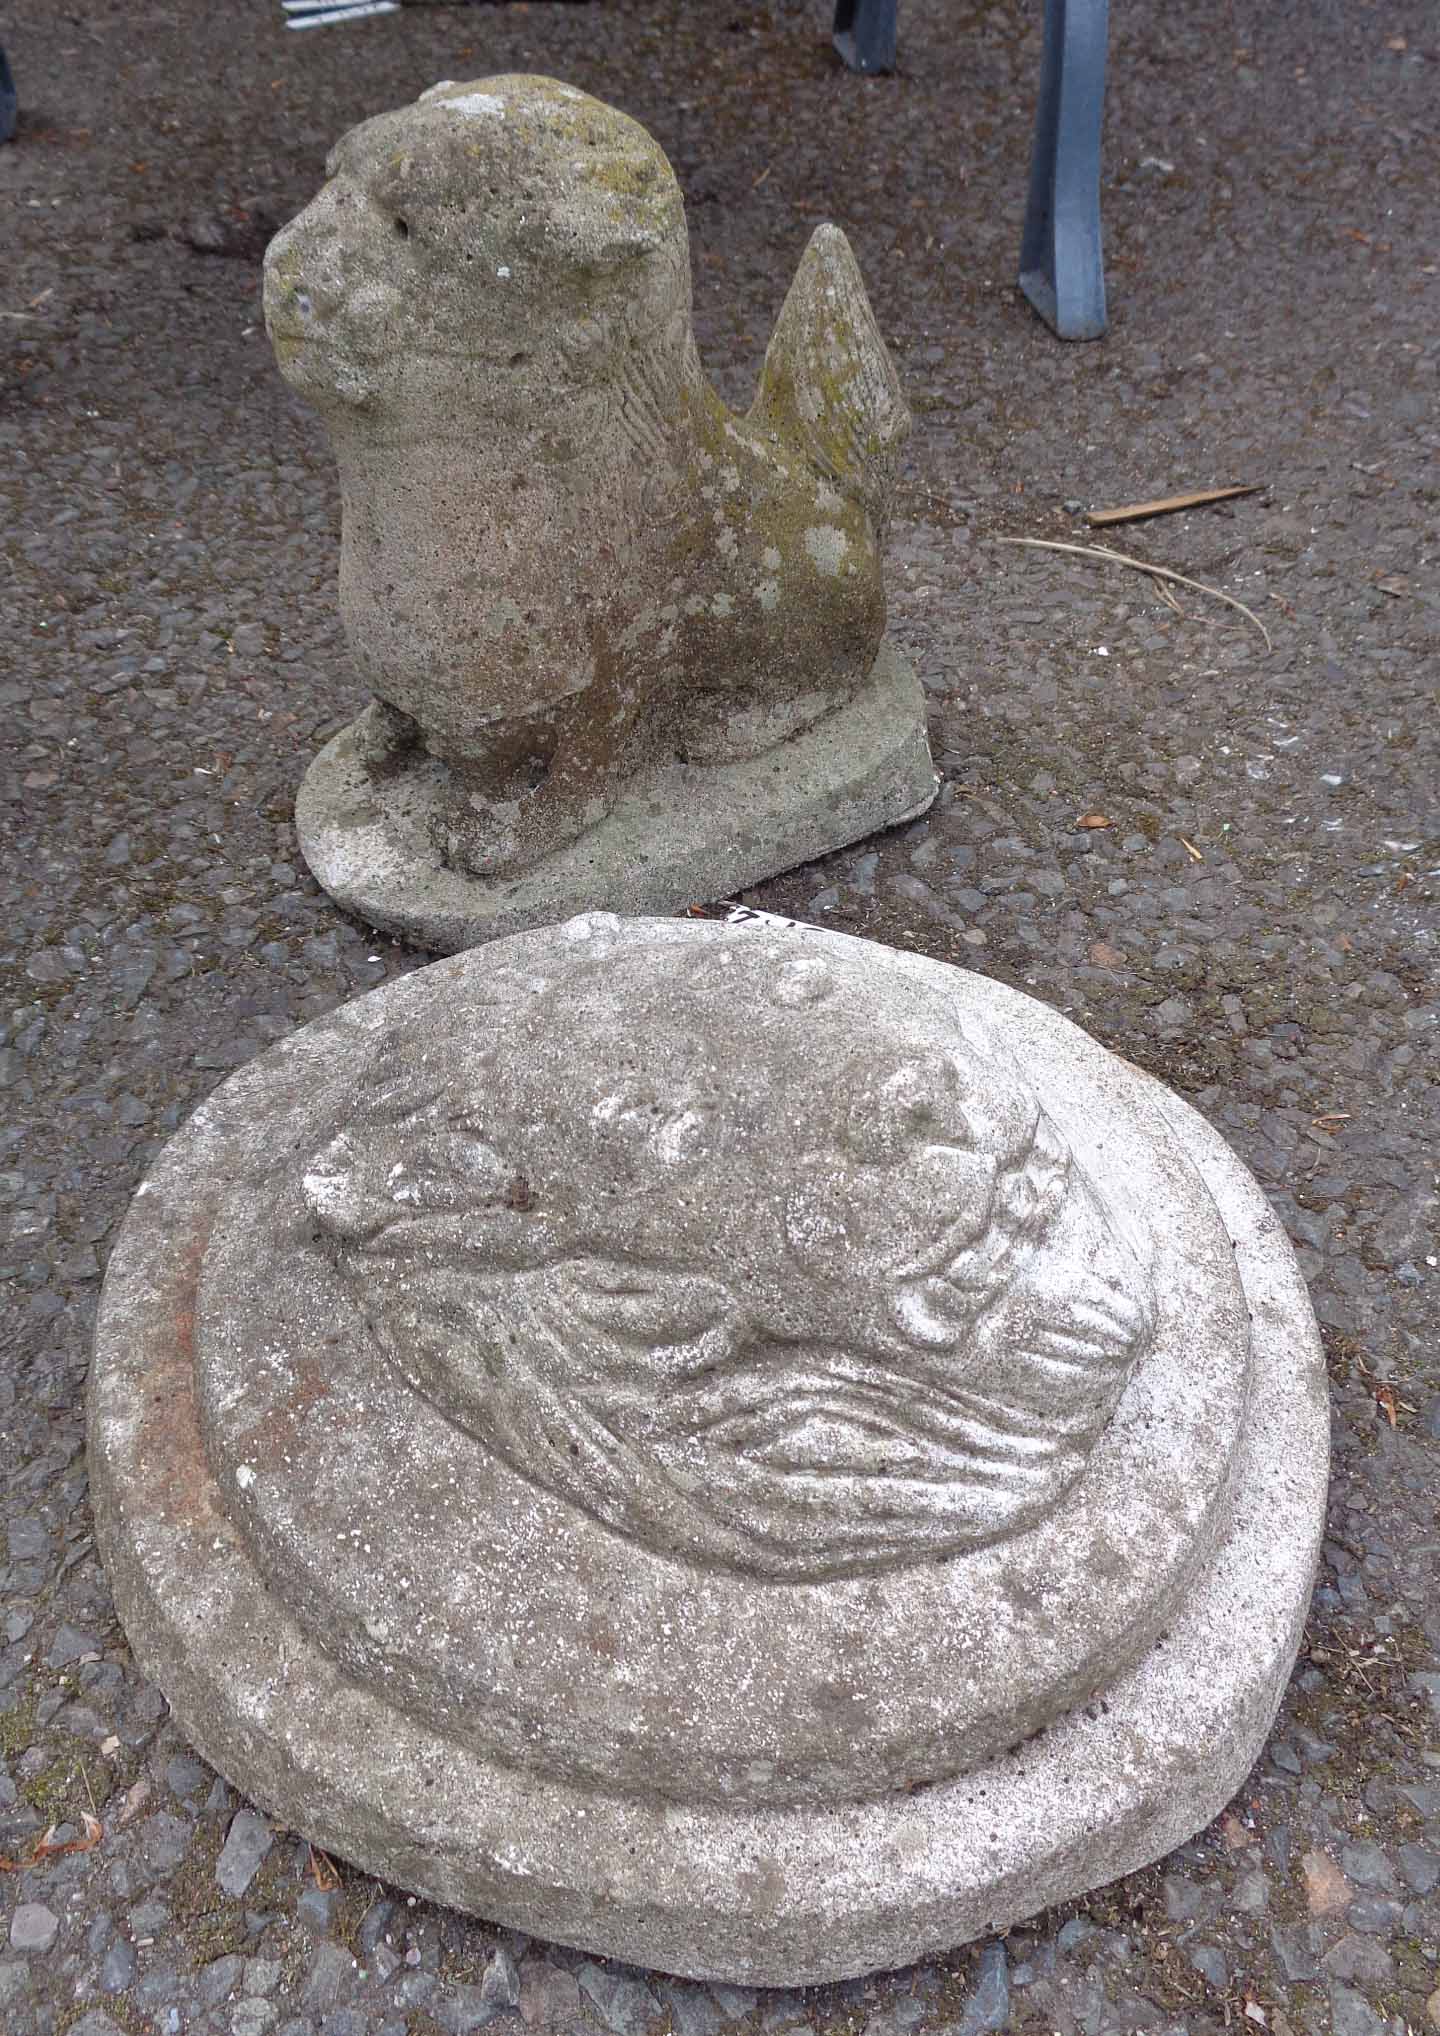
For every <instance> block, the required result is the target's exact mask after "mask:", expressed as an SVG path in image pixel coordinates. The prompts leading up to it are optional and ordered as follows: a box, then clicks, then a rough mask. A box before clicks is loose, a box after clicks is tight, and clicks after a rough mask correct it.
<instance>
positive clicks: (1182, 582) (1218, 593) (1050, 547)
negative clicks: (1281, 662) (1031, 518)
mask: <svg viewBox="0 0 1440 2036" xmlns="http://www.w3.org/2000/svg"><path fill="white" fill-rule="evenodd" d="M995 542H996V544H1023V545H1026V546H1028V547H1029V549H1030V550H1032V551H1068V552H1073V553H1074V555H1075V557H1076V558H1100V559H1104V560H1105V562H1106V563H1107V565H1112V566H1129V567H1131V568H1132V570H1133V571H1135V572H1137V573H1149V574H1150V576H1151V578H1152V579H1156V580H1173V581H1174V583H1175V585H1176V586H1177V587H1191V588H1193V589H1194V591H1195V592H1196V593H1197V594H1209V595H1210V596H1211V597H1212V598H1213V599H1214V600H1216V601H1223V602H1224V603H1225V605H1226V607H1227V608H1238V609H1239V611H1240V613H1241V614H1242V615H1243V616H1245V617H1246V619H1247V620H1248V621H1251V622H1253V623H1254V624H1255V627H1256V628H1257V629H1258V630H1259V632H1260V634H1261V635H1262V636H1263V637H1264V639H1265V648H1266V650H1273V649H1274V648H1275V646H1274V644H1273V643H1272V642H1271V640H1270V632H1269V630H1268V629H1267V628H1266V627H1265V624H1264V623H1263V622H1262V621H1261V620H1260V617H1259V616H1258V615H1257V614H1256V613H1255V610H1254V609H1253V608H1247V607H1246V606H1245V603H1244V602H1243V601H1237V600H1236V599H1235V596H1234V595H1233V594H1227V593H1225V592H1224V591H1223V589H1222V588H1220V587H1207V586H1206V584H1205V582H1204V581H1203V580H1192V579H1189V578H1187V577H1186V575H1185V574H1184V573H1172V572H1171V570H1170V568H1169V566H1152V565H1151V563H1150V561H1149V560H1148V559H1143V558H1131V556H1130V554H1129V553H1128V552H1124V551H1110V550H1109V549H1108V548H1107V547H1106V546H1105V545H1101V544H1061V543H1060V542H1059V540H1058V539H1057V538H1053V537H997V538H996V539H995Z"/></svg>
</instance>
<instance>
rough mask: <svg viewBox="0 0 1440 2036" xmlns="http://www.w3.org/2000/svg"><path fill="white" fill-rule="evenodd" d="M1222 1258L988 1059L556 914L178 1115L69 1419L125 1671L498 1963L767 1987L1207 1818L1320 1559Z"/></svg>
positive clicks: (1225, 1248) (1043, 1886)
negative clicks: (601, 1964) (139, 1670)
mask: <svg viewBox="0 0 1440 2036" xmlns="http://www.w3.org/2000/svg"><path fill="white" fill-rule="evenodd" d="M1326 1456H1327V1427H1326V1401H1325V1390H1324V1370H1323V1366H1322V1363H1321V1358H1320V1353H1319V1350H1318V1346H1317V1339H1316V1335H1315V1329H1314V1323H1313V1319H1312V1317H1311V1314H1310V1310H1309V1306H1308V1303H1307V1300H1306V1296H1305V1291H1304V1288H1303V1286H1302V1284H1301V1281H1300V1278H1299V1275H1298V1272H1297V1270H1296V1266H1295V1262H1294V1258H1293V1256H1292V1254H1291V1252H1290V1249H1289V1246H1288V1244H1287V1242H1286V1240H1285V1238H1284V1235H1283V1233H1282V1231H1281V1229H1280V1227H1279V1224H1278V1223H1277V1221H1276V1219H1275V1217H1274V1216H1273V1215H1272V1214H1271V1212H1270V1210H1269V1207H1268V1205H1267V1203H1266V1201H1265V1199H1264V1197H1263V1196H1262V1195H1261V1193H1260V1192H1259V1190H1258V1189H1257V1188H1256V1186H1255V1185H1254V1183H1253V1182H1252V1181H1251V1179H1250V1178H1249V1176H1248V1175H1247V1174H1246V1172H1245V1171H1244V1169H1243V1168H1242V1167H1241V1166H1240V1165H1239V1163H1238V1162H1237V1161H1236V1160H1235V1159H1234V1158H1233V1157H1232V1155H1231V1154H1230V1152H1229V1150H1228V1149H1227V1147H1226V1146H1225V1145H1224V1144H1223V1143H1222V1142H1221V1140H1220V1139H1219V1138H1218V1137H1217V1136H1216V1135H1215V1133H1213V1132H1212V1131H1210V1130H1209V1129H1208V1128H1207V1127H1206V1125H1205V1124H1204V1123H1203V1122H1202V1120H1201V1119H1200V1118H1199V1117H1198V1116H1197V1115H1196V1114H1195V1112H1194V1111H1193V1110H1191V1109H1189V1108H1188V1107H1187V1106H1186V1105H1185V1104H1183V1103H1181V1102H1179V1101H1177V1100H1176V1099H1175V1098H1174V1097H1173V1096H1171V1095H1170V1094H1169V1093H1168V1092H1167V1091H1166V1090H1164V1089H1163V1088H1162V1087H1160V1086H1159V1084H1157V1083H1156V1082H1154V1081H1152V1080H1150V1079H1149V1078H1148V1077H1147V1076H1145V1075H1143V1074H1141V1073H1139V1072H1138V1071H1137V1070H1135V1069H1134V1068H1132V1067H1130V1066H1129V1065H1127V1064H1126V1063H1125V1062H1123V1061H1120V1060H1118V1059H1116V1058H1115V1057H1114V1056H1113V1055H1111V1054H1108V1053H1106V1052H1104V1051H1103V1050H1102V1049H1101V1048H1100V1047H1098V1046H1096V1045H1095V1044H1093V1043H1092V1042H1091V1041H1090V1040H1088V1039H1087V1038H1086V1037H1085V1036H1084V1035H1083V1034H1082V1033H1080V1032H1079V1031H1077V1030H1076V1028H1075V1027H1074V1026H1072V1025H1070V1024H1069V1023H1067V1022H1066V1021H1065V1020H1064V1019H1062V1018H1060V1017H1058V1016H1057V1015H1056V1014H1055V1013H1054V1012H1052V1011H1051V1010H1049V1009H1048V1008H1047V1007H1046V1006H1044V1005H1042V1004H1039V1003H1037V1002H1035V1001H1033V1000H1031V999H1030V998H1027V997H1024V996H1022V995H1020V994H1018V993H1017V992H1015V991H1013V990H1008V989H1005V988H1004V987H1002V986H1001V985H1000V984H998V983H994V982H990V981H987V980H985V979H984V978H982V977H979V976H974V975H970V974H966V973H964V972H962V971H960V970H957V969H953V968H949V967H946V966H944V965H942V964H940V963H936V962H931V961H925V960H922V959H920V958H918V957H915V956H908V955H900V954H894V953H891V952H889V951H888V950H886V949H883V948H878V947H874V946H871V945H868V944H867V943H865V942H861V941H857V940H852V939H848V938H845V937H843V936H841V935H837V934H829V933H819V932H815V931H813V930H803V931H802V930H792V931H788V932H786V931H775V930H771V929H764V930H756V929H753V928H732V927H729V926H724V925H718V924H715V923H710V922H696V921H689V920H684V919H680V920H645V919H640V920H630V921H623V920H618V919H614V918H611V917H608V916H604V915H588V916H582V917H580V918H577V919H574V920H572V921H570V922H569V923H568V924H565V925H563V926H559V927H551V928H548V929H545V930H540V931H532V932H526V933H522V934H519V935H515V936H513V937H511V938H508V939H504V940H501V941H499V942H498V943H496V944H495V945H493V946H490V947H487V948H481V949H477V950H474V951H472V952H471V953H469V954H467V955H464V956H462V957H460V958H459V959H457V960H451V961H444V962H438V963H436V964H435V965H434V966H433V967H431V968H428V969H425V970H423V971H421V972H420V973H418V974H415V975H411V976H408V977H406V978H403V979H401V980H398V981H395V982H392V983H390V984H389V985H387V986H386V987H384V988H383V989H379V990H376V991H374V992H372V993H371V994H370V995H368V996H365V997H361V998H360V999H358V1000H357V1001H356V1002H354V1003H352V1004H350V1005H348V1006H346V1007H345V1008H344V1009H342V1010H340V1011H338V1012H336V1013H334V1014H333V1015H332V1016H330V1017H327V1018H324V1019H321V1020H318V1021H316V1022H315V1023H313V1024H311V1025H309V1026H306V1027H305V1028H304V1029H303V1030H301V1031H300V1032H299V1033H297V1034H296V1035H295V1036H294V1037H293V1038H292V1039H290V1040H288V1041H286V1042H285V1043H284V1044H282V1045H280V1046H277V1047H276V1048H274V1049H273V1050H272V1051H271V1052H269V1053H266V1054H264V1055H263V1056H262V1057H261V1058H260V1059H258V1060H257V1061H255V1062H254V1063H253V1064H252V1065H251V1066H250V1067H248V1068H246V1069H244V1070H242V1071H241V1072H240V1073H239V1074H237V1075H235V1076H233V1077H232V1078H231V1079H230V1080H229V1081H227V1082H226V1083H225V1084H224V1085H223V1086H222V1087H221V1088H220V1089H219V1090H218V1091H217V1093H216V1094H215V1095H214V1096H213V1097H212V1098H211V1100H210V1101H209V1102H208V1103H206V1104H205V1105H204V1106H203V1107H202V1108H201V1109H200V1110H199V1111H198V1112H197V1113H196V1115H195V1117H194V1118H193V1119H192V1120H191V1122H190V1124H189V1125H188V1126H187V1127H186V1128H185V1129H184V1130H183V1131H182V1132H181V1133H180V1134H179V1136H178V1137H177V1138H176V1139H175V1140H174V1141H173V1142H172V1144H171V1145H170V1147H169V1148H168V1150H167V1151H166V1153H165V1154H164V1156H163V1157H162V1159H161V1161H160V1163H159V1164H158V1166H157V1167H156V1169H155V1171H154V1173H153V1174H152V1175H151V1177H150V1179H149V1180H148V1181H147V1182H146V1183H145V1185H144V1187H143V1188H142V1189H141V1190H140V1193H139V1194H138V1196H137V1197H136V1200H135V1204H134V1207H133V1209H132V1211H131V1214H130V1217H129V1220H128V1223H127V1226H126V1228H125V1231H124V1234H123V1236H122V1238H121V1241H120V1243H119V1245H118V1247H117V1250H116V1252H115V1255H114V1258H113V1260H112V1262H111V1265H110V1269H109V1272H108V1275H107V1280H106V1287H105V1294H104V1300H103V1306H102V1310H101V1319H100V1324H99V1330H98V1344H97V1355H96V1363H95V1371H94V1381H93V1391H92V1401H91V1475H92V1483H93V1488H94V1495H95V1504H96V1513H97V1529H98V1532H99V1535H100V1538H101V1544H102V1548H103V1551H104V1553H105V1555H106V1557H107V1559H108V1563H109V1568H110V1574H111V1578H112V1581H113V1584H114V1588H115V1594H116V1600H117V1603H118V1605H119V1608H120V1612H121V1615H122V1617H123V1619H124V1621H125V1625H126V1628H127V1630H128V1632H129V1635H130V1637H131V1640H132V1642H133V1644H134V1647H135V1651H136V1654H137V1656H138V1658H139V1660H140V1661H141V1663H142V1665H143V1666H144V1668H145V1669H146V1671H147V1672H148V1673H149V1674H150V1675H152V1676H153V1677H154V1678H155V1680H156V1681H157V1682H158V1683H159V1685H160V1687H161V1688H162V1689H163V1690H164V1692H165V1693H166V1695H167V1696H168V1697H169V1699H170V1701H171V1703H172V1704H173V1706H174V1708H175V1711H176V1713H177V1715H178V1717H179V1719H180V1721H181V1722H182V1724H183V1725H184V1727H185V1729H186V1730H187V1731H188V1732H189V1734H190V1735H191V1736H192V1737H193V1739H194V1741H195V1743H196V1745H197V1746H199V1747H200V1748H201V1750H202V1751H203V1752H204V1753H205V1754H206V1756H207V1757H208V1758H209V1759H210V1760H211V1761H212V1762H213V1763H214V1764H215V1765H216V1766H217V1767H218V1768H219V1769H220V1770H221V1772H222V1773H224V1774H225V1775H227V1776H228V1777H229V1778H230V1779H231V1780H232V1781H233V1782H235V1783H236V1784H237V1785H238V1786H239V1787H240V1788H242V1789H244V1790H245V1791H246V1792H247V1793H249V1794H250V1795H251V1796H253V1797H254V1798H255V1800H257V1801H258V1802H259V1803H261V1804H262V1805H263V1806H265V1807H266V1808H267V1809H268V1810H270V1811H271V1812H273V1813H274V1814H275V1815H276V1816H277V1817H279V1818H280V1819H281V1820H283V1821H284V1822H285V1823H286V1824H289V1825H291V1826H293V1827H294V1828H296V1829H297V1830H299V1831H301V1832H303V1833H304V1834H306V1835H307V1836H308V1837H310V1838H312V1839H313V1840H315V1841H316V1842H317V1843H320V1844H322V1845H324V1846H326V1847H328V1848H330V1849H331V1850H333V1851H335V1852H337V1853H339V1854H342V1855H343V1856H344V1857H346V1858H348V1859H351V1860H354V1861H356V1862H358V1863H359V1864H360V1865H361V1866H363V1867H364V1868H365V1869H366V1870H367V1871H369V1872H373V1873H376V1874H381V1875H385V1876H387V1877H389V1878H390V1879H392V1880H395V1881H398V1882H400V1883H401V1884H402V1885H404V1886H406V1887H411V1888H415V1889H419V1890H421V1891H422V1892H424V1893H425V1894H427V1895H430V1896H432V1897H434V1898H435V1899H437V1900H439V1901H442V1902H447V1903H451V1904H454V1905H456V1906H459V1907H461V1908H466V1909H471V1910H475V1911H478V1912H479V1913H480V1914H482V1915H484V1916H487V1917H489V1918H491V1919H492V1920H496V1921H499V1922H502V1923H505V1924H507V1925H511V1926H514V1927H517V1928H520V1929H523V1930H526V1931H530V1932H533V1933H536V1934H539V1935H541V1936H548V1937H552V1938H558V1939H561V1940H563V1941H565V1942H568V1943H571V1944H576V1945H582V1946H585V1947H587V1948H589V1949H591V1950H594V1951H598V1952H602V1953H606V1954H611V1955H616V1956H620V1957H623V1958H626V1959H630V1960H634V1961H637V1962H639V1963H642V1964H646V1965H656V1966H661V1967H664V1968H667V1969H670V1970H674V1971H679V1972H684V1973H688V1974H693V1975H696V1976H705V1977H723V1978H726V1979H731V1980H738V1981H745V1982H759V1983H770V1982H773V1983H801V1982H810V1981H816V1980H823V1979H830V1978H835V1977H839V1976H843V1975H849V1974H854V1973H859V1972H863V1971H866V1970H870V1969H873V1968H876V1967H881V1966H893V1965H896V1964H900V1963H903V1962H906V1961H908V1960H911V1959H913V1958H916V1957H918V1956H920V1955H921V1954H924V1953H927V1952H932V1951H936V1950H940V1949H944V1948H947V1947H949V1946H952V1945H954V1944H956V1943H959V1942H961V1941H963V1940H965V1939H966V1938H968V1937H972V1936H975V1935H977V1934H980V1933H983V1932H987V1931H991V1930H995V1929H999V1928H1003V1927H1005V1926H1006V1925H1008V1924H1010V1923H1012V1922H1014V1921H1016V1920H1017V1919H1019V1918H1021V1917H1023V1916H1026V1915H1028V1914H1031V1913H1032V1912H1034V1911H1035V1910H1037V1909H1039V1908H1041V1907H1043V1906H1044V1905H1045V1904H1047V1903H1049V1902H1053V1901H1057V1900H1060V1899H1062V1898H1065V1897H1069V1896H1073V1895H1075V1894H1077V1893H1080V1892H1082V1891H1084V1890H1085V1889H1087V1888H1090V1887H1092V1886H1094V1885H1095V1884H1097V1883H1098V1882H1101V1881H1104V1880H1107V1879H1110V1878H1112V1877H1113V1876H1115V1875H1117V1874H1121V1873H1124V1872H1126V1871H1127V1870H1129V1869H1130V1868H1133V1867H1136V1866H1138V1865H1141V1864H1142V1863H1145V1862H1147V1861H1149V1860H1152V1859H1154V1858H1157V1857H1158V1856H1160V1855H1161V1854H1162V1853H1164V1852H1165V1851H1166V1850H1168V1849H1169V1848H1170V1847H1171V1846H1173V1845H1174V1844H1176V1843H1178V1842H1179V1841H1180V1840H1182V1839H1184V1838H1186V1837H1187V1836H1189V1835H1190V1834H1191V1833H1192V1832H1193V1831H1195V1830H1196V1829H1197V1828H1198V1827H1199V1826H1200V1825H1202V1824H1204V1823H1205V1822H1206V1821H1207V1820H1208V1819H1209V1818H1211V1817H1212V1816H1213V1815H1214V1814H1215V1813H1216V1812H1217V1811H1218V1810H1219V1809H1220V1808H1221V1806H1222V1805H1223V1804H1224V1803H1225V1802H1226V1800H1227V1798H1228V1797H1229V1796H1230V1794H1231V1793H1232V1792H1233V1791H1234V1789H1235V1788H1236V1787H1237V1786H1238V1785H1239V1784H1240V1782H1241V1781H1242V1780H1243V1778H1244V1776H1245V1774H1246V1771H1247V1769H1248V1768H1249V1766H1250V1764H1251V1762H1252V1761H1253V1760H1254V1758H1255V1757H1256V1754H1257V1753H1258V1751H1259V1749H1260V1746H1261V1744H1262V1742H1263V1740H1264V1737H1265V1734H1266V1732H1267V1731H1268V1729H1269V1726H1270V1723H1271V1719H1272V1717H1273V1714H1274V1711H1275V1708H1276V1705H1277V1703H1278V1701H1279V1697H1280V1694H1281V1691H1282V1689H1283V1686H1284V1683H1285V1679H1286V1676H1287V1674H1288V1672H1289V1669H1290V1665H1291V1662H1292V1660H1293V1657H1294V1653H1295V1650H1296V1646H1297V1644H1298V1641H1299V1636H1300V1629H1301V1624H1302V1620H1303V1618H1304V1613H1305V1607H1306V1603H1307V1599H1308V1594H1309V1587H1310V1579H1311V1573H1312V1567H1313V1563H1314V1560H1315V1553H1316V1547H1317V1543H1318V1537H1319V1532H1320V1524H1321V1517H1322V1508H1323V1501H1324V1493H1325V1479H1326Z"/></svg>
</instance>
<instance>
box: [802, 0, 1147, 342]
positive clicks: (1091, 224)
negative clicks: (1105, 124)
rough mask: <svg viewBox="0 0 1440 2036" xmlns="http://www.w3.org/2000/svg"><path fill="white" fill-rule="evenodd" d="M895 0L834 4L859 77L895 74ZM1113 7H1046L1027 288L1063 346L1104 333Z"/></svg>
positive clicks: (1068, 1)
mask: <svg viewBox="0 0 1440 2036" xmlns="http://www.w3.org/2000/svg"><path fill="white" fill-rule="evenodd" d="M897 13H898V5H897V0H836V6H835V33H834V41H835V47H836V49H837V50H838V51H839V52H840V55H841V56H842V57H843V58H844V60H845V62H846V63H847V64H848V65H849V66H850V68H851V70H852V71H865V72H875V71H890V70H893V69H894V68H895V45H896V15H897ZM1108 34H1109V6H1108V0H1045V45H1044V54H1043V56H1042V58H1041V62H1040V98H1039V104H1038V106H1037V108H1036V112H1035V145H1034V149H1033V151H1032V154H1031V158H1030V196H1029V200H1028V203H1027V204H1026V207H1025V231H1024V234H1023V236H1022V239H1021V243H1020V288H1021V289H1022V290H1023V291H1024V293H1025V295H1026V296H1027V297H1028V298H1029V300H1030V302H1031V303H1032V304H1033V305H1034V307H1035V309H1036V310H1037V311H1038V312H1039V314H1040V316H1041V317H1042V318H1043V319H1044V320H1045V323H1046V324H1047V325H1048V326H1049V327H1050V328H1051V330H1052V331H1053V332H1055V333H1057V334H1058V335H1059V337H1060V338H1061V339H1099V337H1100V335H1101V334H1102V333H1103V332H1104V330H1105V264H1104V255H1103V250H1102V246H1101V237H1100V129H1101V124H1102V121H1103V119H1104V113H1105V53H1106V43H1107V39H1108Z"/></svg>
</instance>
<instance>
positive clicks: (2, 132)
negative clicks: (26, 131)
mask: <svg viewBox="0 0 1440 2036" xmlns="http://www.w3.org/2000/svg"><path fill="white" fill-rule="evenodd" d="M17 110H18V109H17V102H16V97H15V79H14V77H13V75H12V74H11V70H10V66H9V64H8V63H7V62H6V61H5V52H4V50H3V49H0V141H9V140H10V139H11V137H12V136H13V134H14V132H15V121H16V117H17Z"/></svg>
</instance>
